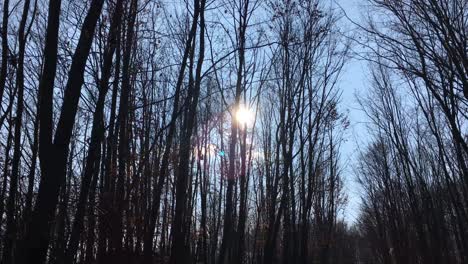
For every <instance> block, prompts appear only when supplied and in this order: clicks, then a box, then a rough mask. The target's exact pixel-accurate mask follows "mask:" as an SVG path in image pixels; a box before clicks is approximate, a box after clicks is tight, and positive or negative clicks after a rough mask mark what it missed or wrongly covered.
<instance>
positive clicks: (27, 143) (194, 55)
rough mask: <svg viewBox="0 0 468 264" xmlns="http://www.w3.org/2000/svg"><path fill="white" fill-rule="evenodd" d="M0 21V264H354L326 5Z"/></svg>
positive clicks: (335, 43) (209, 7)
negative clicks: (344, 215) (342, 236)
mask: <svg viewBox="0 0 468 264" xmlns="http://www.w3.org/2000/svg"><path fill="white" fill-rule="evenodd" d="M2 5H3V7H2V8H3V20H2V21H3V26H2V60H1V62H2V65H1V76H0V77H1V78H0V81H1V82H0V88H1V93H0V95H1V100H2V109H1V113H0V114H1V120H0V121H1V123H0V125H1V131H0V132H1V134H2V137H1V144H2V145H1V157H2V160H1V162H0V168H1V171H2V172H1V175H2V176H1V188H0V191H1V192H0V195H1V198H0V200H1V201H2V202H1V203H0V205H1V208H0V210H1V211H0V216H1V217H0V219H1V223H0V224H1V229H0V232H1V243H0V245H1V259H2V263H279V262H283V263H310V262H311V261H320V262H321V263H325V262H331V261H334V262H335V260H336V261H340V262H341V261H342V260H344V259H346V258H347V255H346V254H350V253H349V250H348V251H344V250H342V249H341V248H340V247H338V246H337V242H336V239H335V237H336V236H337V234H338V233H340V232H341V233H343V232H344V231H342V230H343V229H338V228H337V226H338V225H340V226H342V225H343V223H342V222H341V221H342V220H340V219H341V218H339V212H340V210H341V209H342V208H343V204H344V200H345V196H344V193H343V191H342V187H343V183H342V180H341V173H340V172H341V167H340V163H339V148H340V143H341V141H342V135H343V132H342V131H343V128H346V127H347V126H348V122H347V120H346V117H345V116H344V115H343V114H342V113H341V112H340V110H339V107H338V103H339V101H340V91H339V90H338V87H337V80H338V77H339V75H340V73H341V71H342V68H343V66H344V63H345V61H346V58H347V57H348V55H349V53H348V51H349V43H348V42H349V41H346V40H345V39H344V38H343V34H342V32H341V31H340V28H339V26H338V20H339V16H338V12H337V11H336V10H334V9H333V8H332V7H331V6H330V5H329V4H328V3H319V1H252V0H238V1H206V0H194V1H189V2H184V1H180V2H179V1H176V2H160V1H147V0H115V1H104V0H91V1H65V0H63V1H60V0H54V1H42V0H21V1H8V0H6V1H3V2H2ZM343 244H344V242H343ZM340 252H341V253H340ZM338 253H340V254H338ZM338 256H340V257H338Z"/></svg>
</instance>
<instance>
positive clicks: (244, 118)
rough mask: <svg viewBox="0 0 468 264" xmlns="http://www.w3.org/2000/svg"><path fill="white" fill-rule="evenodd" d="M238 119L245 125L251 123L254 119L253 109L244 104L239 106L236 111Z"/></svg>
mask: <svg viewBox="0 0 468 264" xmlns="http://www.w3.org/2000/svg"><path fill="white" fill-rule="evenodd" d="M236 120H237V122H239V124H241V125H243V126H245V125H250V124H251V123H252V121H253V114H252V111H250V109H248V108H247V107H245V106H243V105H241V106H239V108H238V109H237V111H236Z"/></svg>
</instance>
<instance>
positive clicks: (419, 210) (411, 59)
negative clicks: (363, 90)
mask: <svg viewBox="0 0 468 264" xmlns="http://www.w3.org/2000/svg"><path fill="white" fill-rule="evenodd" d="M372 2H373V4H374V5H373V8H374V9H373V12H374V13H373V15H374V18H376V17H380V18H379V19H371V21H370V22H369V24H368V25H367V27H365V28H364V27H363V36H364V37H363V38H362V43H366V45H367V48H368V49H371V50H372V51H371V52H369V54H368V57H367V58H368V60H369V61H370V66H371V67H372V72H371V81H372V89H371V91H370V92H369V94H368V96H366V97H364V98H361V100H360V101H361V104H362V106H363V109H364V110H365V112H366V114H367V116H368V117H369V120H370V123H369V133H370V134H371V135H372V142H371V143H370V144H369V145H368V146H367V147H365V148H364V149H363V151H362V154H361V157H360V158H359V161H358V164H357V166H356V173H357V175H358V177H359V181H360V183H361V185H362V189H363V192H364V197H363V208H362V212H361V216H360V219H359V221H358V230H359V232H360V235H361V236H362V238H363V239H364V241H366V242H365V243H364V245H363V247H364V248H366V250H361V252H362V255H368V256H369V257H368V259H369V258H371V259H372V263H434V264H435V263H467V262H468V233H467V230H468V229H467V225H468V218H467V216H468V215H467V213H468V184H467V183H468V170H467V166H468V148H467V141H468V133H467V132H468V130H467V128H468V127H467V125H468V123H467V120H468V115H467V114H468V82H467V76H468V75H467V72H468V71H467V69H468V67H467V66H468V64H467V62H468V60H467V33H468V30H467V29H468V27H467V25H468V24H467V18H468V12H467V11H468V9H467V7H468V3H467V1H457V0H442V1H423V0H412V1H409V0H408V1H372ZM378 23H379V24H378Z"/></svg>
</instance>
